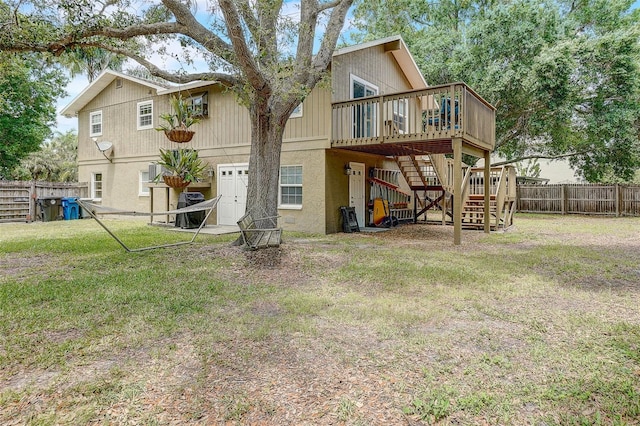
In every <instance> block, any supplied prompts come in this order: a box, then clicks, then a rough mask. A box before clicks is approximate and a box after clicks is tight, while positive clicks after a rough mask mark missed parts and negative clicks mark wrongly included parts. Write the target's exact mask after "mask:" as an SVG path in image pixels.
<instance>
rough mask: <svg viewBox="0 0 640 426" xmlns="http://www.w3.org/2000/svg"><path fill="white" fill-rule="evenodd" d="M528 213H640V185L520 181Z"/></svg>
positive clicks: (521, 198)
mask: <svg viewBox="0 0 640 426" xmlns="http://www.w3.org/2000/svg"><path fill="white" fill-rule="evenodd" d="M517 203H518V205H517V209H518V211H519V212H524V213H558V214H594V215H608V216H640V185H598V184H572V185H518V187H517Z"/></svg>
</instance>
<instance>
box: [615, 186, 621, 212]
mask: <svg viewBox="0 0 640 426" xmlns="http://www.w3.org/2000/svg"><path fill="white" fill-rule="evenodd" d="M620 189H621V188H620V185H618V184H617V183H616V189H615V191H616V196H615V200H616V217H620V201H621V200H622V197H621V196H620Z"/></svg>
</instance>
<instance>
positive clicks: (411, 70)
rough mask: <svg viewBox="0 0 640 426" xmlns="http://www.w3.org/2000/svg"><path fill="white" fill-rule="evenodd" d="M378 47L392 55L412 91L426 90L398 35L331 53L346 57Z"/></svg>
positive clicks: (407, 50) (419, 73)
mask: <svg viewBox="0 0 640 426" xmlns="http://www.w3.org/2000/svg"><path fill="white" fill-rule="evenodd" d="M380 45H382V46H384V51H385V52H389V53H391V54H392V55H393V57H394V58H395V60H396V62H397V63H398V65H399V66H400V69H401V70H402V72H403V73H404V75H405V77H406V78H407V81H408V82H409V84H410V85H411V88H412V89H426V88H427V87H428V84H427V82H426V80H425V79H424V76H423V75H422V73H421V72H420V69H419V68H418V65H417V64H416V61H415V60H414V59H413V56H412V55H411V52H409V49H408V48H407V44H406V43H405V42H404V40H403V38H402V37H401V36H399V35H395V36H391V37H386V38H383V39H379V40H373V41H369V42H366V43H362V44H356V45H354V46H349V47H345V48H342V49H338V50H336V51H335V52H334V53H333V57H336V56H340V55H346V54H349V53H353V52H357V51H359V50H364V49H369V48H372V47H376V46H380Z"/></svg>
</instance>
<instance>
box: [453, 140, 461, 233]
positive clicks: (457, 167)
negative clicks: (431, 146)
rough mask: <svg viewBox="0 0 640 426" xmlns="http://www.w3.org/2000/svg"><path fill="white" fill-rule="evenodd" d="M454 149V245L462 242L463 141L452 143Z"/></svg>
mask: <svg viewBox="0 0 640 426" xmlns="http://www.w3.org/2000/svg"><path fill="white" fill-rule="evenodd" d="M451 145H452V148H453V244H454V245H460V243H461V240H462V139H461V138H454V139H453V140H452V141H451Z"/></svg>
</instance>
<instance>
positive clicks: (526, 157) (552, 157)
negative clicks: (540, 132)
mask: <svg viewBox="0 0 640 426" xmlns="http://www.w3.org/2000/svg"><path fill="white" fill-rule="evenodd" d="M587 152H589V151H579V152H571V153H569V154H560V155H545V154H531V155H523V156H522V157H518V158H513V159H511V160H506V161H499V162H497V163H491V166H492V167H493V166H504V165H507V164H513V163H517V162H518V161H523V160H532V159H543V160H559V159H561V158H567V157H574V156H576V155H582V154H586V153H587Z"/></svg>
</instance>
